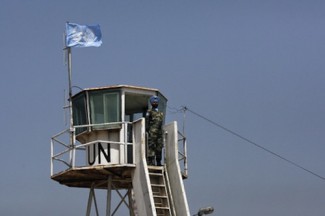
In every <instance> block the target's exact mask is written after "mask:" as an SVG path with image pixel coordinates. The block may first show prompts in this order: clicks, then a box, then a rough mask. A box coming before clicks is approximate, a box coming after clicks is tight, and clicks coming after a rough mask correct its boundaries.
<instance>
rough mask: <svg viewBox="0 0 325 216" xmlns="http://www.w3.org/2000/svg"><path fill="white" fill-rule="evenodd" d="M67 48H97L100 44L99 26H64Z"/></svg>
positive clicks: (72, 24)
mask: <svg viewBox="0 0 325 216" xmlns="http://www.w3.org/2000/svg"><path fill="white" fill-rule="evenodd" d="M65 39H66V46H67V47H91V46H94V47H99V46H100V45H101V44H102V33H101V31H100V26H99V25H92V26H90V25H78V24H75V23H67V24H66V38H65Z"/></svg>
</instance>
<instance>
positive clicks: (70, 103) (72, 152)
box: [66, 47, 75, 168]
mask: <svg viewBox="0 0 325 216" xmlns="http://www.w3.org/2000/svg"><path fill="white" fill-rule="evenodd" d="M66 50H67V53H68V79H69V113H70V146H71V148H72V151H70V165H71V166H72V168H73V167H74V165H75V162H74V157H75V150H74V128H73V108H72V64H71V60H72V55H71V47H66Z"/></svg>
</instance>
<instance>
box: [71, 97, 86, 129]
mask: <svg viewBox="0 0 325 216" xmlns="http://www.w3.org/2000/svg"><path fill="white" fill-rule="evenodd" d="M72 107H73V110H72V113H73V125H75V126H76V125H87V124H88V121H87V108H86V96H85V94H80V95H78V96H77V97H75V98H73V100H72ZM86 130H87V127H82V128H77V129H76V134H79V133H82V132H84V131H86Z"/></svg>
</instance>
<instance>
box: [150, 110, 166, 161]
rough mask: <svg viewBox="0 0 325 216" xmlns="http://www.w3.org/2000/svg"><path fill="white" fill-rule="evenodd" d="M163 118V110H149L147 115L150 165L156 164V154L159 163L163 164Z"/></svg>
mask: <svg viewBox="0 0 325 216" xmlns="http://www.w3.org/2000/svg"><path fill="white" fill-rule="evenodd" d="M163 119H164V113H163V112H160V111H158V110H153V109H151V110H148V112H147V115H146V131H147V133H148V159H149V164H150V165H154V158H155V156H156V161H157V165H158V166H160V165H161V164H160V163H161V157H162V156H161V152H162V148H163V135H162V133H163V132H162V124H163Z"/></svg>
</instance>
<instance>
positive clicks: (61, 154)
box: [51, 122, 134, 176]
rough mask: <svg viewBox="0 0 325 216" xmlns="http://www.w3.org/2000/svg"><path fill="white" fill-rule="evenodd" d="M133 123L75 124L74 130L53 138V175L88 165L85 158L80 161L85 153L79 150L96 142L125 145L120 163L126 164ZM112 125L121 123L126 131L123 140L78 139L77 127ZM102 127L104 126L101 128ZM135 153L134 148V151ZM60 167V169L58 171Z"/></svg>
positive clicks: (83, 149) (68, 130) (63, 132)
mask: <svg viewBox="0 0 325 216" xmlns="http://www.w3.org/2000/svg"><path fill="white" fill-rule="evenodd" d="M130 124H132V123H131V122H114V123H105V124H89V125H78V126H74V127H73V129H72V130H70V129H66V130H64V131H62V132H60V133H58V134H56V135H54V136H53V137H52V138H51V176H53V175H54V174H56V173H59V172H61V171H65V170H68V169H71V168H75V167H88V166H89V165H86V162H85V161H84V160H83V161H82V162H81V161H80V158H82V159H84V158H85V155H82V156H81V155H79V154H78V152H79V151H82V152H84V151H85V150H86V148H87V147H88V146H90V145H94V144H96V143H109V144H111V145H120V146H121V145H123V146H124V147H125V148H124V152H123V154H124V161H121V158H120V159H119V162H120V164H126V161H127V151H128V148H127V146H129V145H132V143H129V142H127V141H128V125H130ZM110 125H121V128H122V129H123V131H124V134H123V137H124V139H123V141H122V142H117V141H110V140H96V141H91V142H87V143H83V144H81V143H79V142H77V141H76V134H75V131H76V129H77V128H91V127H105V126H110ZM101 129H102V128H101ZM132 155H134V149H133V152H132ZM56 162H57V163H59V165H58V166H59V168H57V167H58V166H56V167H54V166H55V163H56ZM57 169H58V171H56V170H57Z"/></svg>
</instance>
